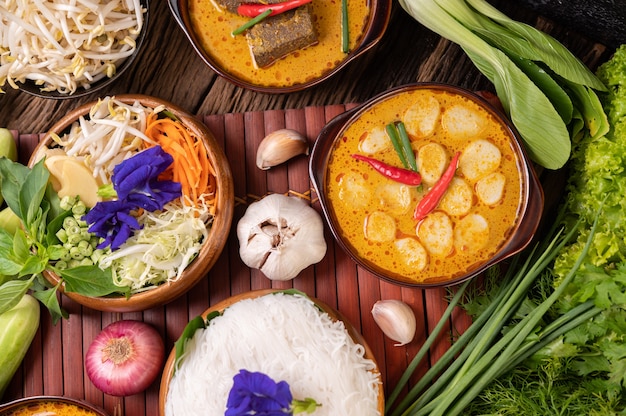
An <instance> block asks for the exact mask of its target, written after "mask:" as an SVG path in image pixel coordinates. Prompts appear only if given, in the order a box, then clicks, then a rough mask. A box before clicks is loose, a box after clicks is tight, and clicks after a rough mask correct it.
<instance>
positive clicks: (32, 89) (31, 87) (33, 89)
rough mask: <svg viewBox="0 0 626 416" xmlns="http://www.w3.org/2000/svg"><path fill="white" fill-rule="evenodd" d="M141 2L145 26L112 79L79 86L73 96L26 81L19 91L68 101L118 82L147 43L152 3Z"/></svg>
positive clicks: (105, 78) (145, 0)
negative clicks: (45, 89) (87, 86)
mask: <svg viewBox="0 0 626 416" xmlns="http://www.w3.org/2000/svg"><path fill="white" fill-rule="evenodd" d="M139 1H140V3H141V5H142V6H143V7H145V9H146V10H145V12H144V13H143V26H142V27H141V32H140V33H139V36H137V39H136V40H135V43H136V47H135V51H134V52H133V54H132V55H130V56H128V57H127V58H126V59H124V60H123V61H122V62H121V63H120V64H119V65H117V67H116V69H115V74H114V75H113V76H112V77H110V78H109V77H104V78H101V79H99V80H98V81H96V82H95V83H93V84H91V85H90V88H89V89H86V88H84V87H80V86H79V87H78V88H77V89H76V91H75V92H74V93H73V94H64V93H61V92H58V91H48V92H45V91H41V87H40V86H38V85H35V82H34V81H31V80H26V82H24V83H22V82H18V83H17V85H18V86H19V89H20V90H21V91H24V92H25V93H27V94H30V95H33V96H35V97H39V98H47V99H51V100H66V99H71V98H80V97H84V96H86V95H90V94H94V93H96V92H98V91H100V90H101V89H103V88H105V87H107V86H109V85H111V84H113V83H114V82H116V81H117V80H118V79H119V78H120V77H121V76H122V74H123V73H124V72H126V70H127V69H128V68H129V67H130V66H132V64H133V62H134V61H135V59H136V58H137V55H139V52H140V51H141V48H142V46H143V44H144V43H145V40H146V36H147V33H148V20H149V15H150V13H149V11H150V6H149V4H150V2H149V1H148V0H139Z"/></svg>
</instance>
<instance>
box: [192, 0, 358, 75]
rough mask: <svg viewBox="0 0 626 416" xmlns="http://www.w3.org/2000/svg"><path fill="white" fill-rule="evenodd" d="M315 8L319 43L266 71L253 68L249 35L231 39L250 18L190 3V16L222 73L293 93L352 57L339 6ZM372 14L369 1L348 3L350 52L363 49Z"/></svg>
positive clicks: (323, 1)
mask: <svg viewBox="0 0 626 416" xmlns="http://www.w3.org/2000/svg"><path fill="white" fill-rule="evenodd" d="M311 5H312V9H313V15H314V19H315V20H314V23H315V27H316V29H317V34H318V40H319V42H318V43H317V44H316V45H312V46H309V47H307V48H305V49H301V50H298V51H295V52H294V53H292V54H290V55H288V56H286V57H284V58H283V59H279V60H278V61H276V62H274V63H273V64H272V65H270V66H268V67H267V68H255V67H254V64H253V62H252V58H251V56H250V51H249V49H248V44H247V42H246V38H245V35H238V36H234V37H233V36H232V35H231V33H232V31H233V30H235V29H237V28H238V27H239V26H241V25H242V24H244V23H245V22H246V21H248V20H249V19H250V18H248V17H242V16H238V15H236V14H234V13H229V12H227V11H224V12H221V11H219V10H218V9H217V8H216V7H215V6H214V5H213V3H212V2H211V1H208V0H189V15H190V18H191V23H192V26H193V30H194V32H195V33H196V35H197V36H198V38H199V39H200V40H201V42H202V45H201V46H202V47H203V49H204V50H205V51H206V52H207V53H208V54H209V55H211V57H212V58H213V59H214V60H215V62H216V63H217V64H218V65H219V66H220V67H221V68H224V69H225V70H226V71H227V72H230V73H231V74H233V75H234V76H236V77H237V78H239V79H241V80H243V81H246V82H248V83H251V84H254V85H259V86H265V87H289V86H292V85H298V84H303V83H305V82H308V81H311V80H314V79H317V78H319V77H321V76H322V75H324V74H325V73H327V72H329V71H331V70H333V69H334V68H335V67H337V66H338V65H339V64H340V63H341V62H342V61H343V60H344V59H346V58H347V57H348V55H347V54H346V53H344V52H342V50H341V45H342V35H341V0H314V1H312V2H311ZM369 12H370V9H369V5H368V2H367V0H356V1H349V2H348V16H349V19H348V24H349V26H350V34H349V40H350V50H352V49H354V48H356V47H357V46H358V45H359V43H360V41H361V38H362V36H363V32H364V30H365V26H366V24H367V21H368V19H369Z"/></svg>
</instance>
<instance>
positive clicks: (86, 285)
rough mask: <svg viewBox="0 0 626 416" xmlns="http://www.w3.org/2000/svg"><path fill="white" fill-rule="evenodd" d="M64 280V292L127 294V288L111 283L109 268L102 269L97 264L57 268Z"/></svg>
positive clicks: (91, 294)
mask: <svg viewBox="0 0 626 416" xmlns="http://www.w3.org/2000/svg"><path fill="white" fill-rule="evenodd" d="M58 273H59V274H60V275H61V277H62V278H63V280H64V282H65V291H66V292H76V293H79V294H81V295H84V296H94V297H98V296H106V295H110V294H113V293H125V294H128V292H129V289H128V288H121V287H119V286H116V285H115V284H114V283H113V276H112V273H111V269H106V270H102V269H101V268H99V267H98V266H78V267H73V268H71V269H64V270H58Z"/></svg>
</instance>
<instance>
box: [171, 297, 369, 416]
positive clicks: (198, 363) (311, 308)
mask: <svg viewBox="0 0 626 416" xmlns="http://www.w3.org/2000/svg"><path fill="white" fill-rule="evenodd" d="M364 352H365V351H364V347H363V346H362V345H360V344H356V343H355V342H354V341H353V340H352V338H351V337H350V335H349V334H348V332H347V331H346V328H345V326H344V324H343V322H341V321H333V320H332V318H331V317H330V316H329V315H328V314H327V313H323V312H320V310H319V309H318V308H317V307H316V306H315V304H314V303H313V302H312V301H311V300H310V299H308V298H306V297H303V296H299V295H291V294H283V293H276V294H270V295H265V296H261V297H258V298H254V299H245V300H241V301H239V302H237V303H235V304H233V305H232V306H230V307H228V308H227V309H226V310H225V311H224V313H223V315H221V316H219V317H217V318H214V319H212V320H211V321H210V324H209V326H208V327H207V328H206V329H204V330H198V331H197V332H196V334H195V336H194V337H193V338H192V339H190V340H189V342H188V343H187V346H186V350H185V355H184V357H183V359H182V361H181V363H180V366H179V368H178V369H177V370H176V372H175V374H174V377H173V378H172V380H171V382H170V385H169V391H168V394H167V399H166V405H165V414H166V416H192V415H202V416H218V415H223V414H224V411H225V410H226V400H227V398H228V394H229V392H230V389H231V387H232V385H233V376H234V375H235V374H237V373H238V372H239V370H241V369H246V370H248V371H260V372H263V373H265V374H267V375H268V376H270V377H272V378H273V379H274V380H275V381H277V382H278V381H281V380H285V381H287V383H289V386H290V388H291V392H292V394H293V397H294V399H305V398H307V397H311V398H313V399H314V400H315V401H316V402H317V403H320V404H321V405H322V406H321V407H318V408H317V409H316V410H315V412H314V413H313V414H314V415H316V416H324V415H327V416H352V415H354V416H369V415H379V414H380V413H379V412H378V394H379V389H380V388H381V385H380V378H379V377H380V375H379V374H378V373H377V372H375V371H373V370H374V369H375V364H374V362H373V361H372V360H370V359H366V358H365V357H364Z"/></svg>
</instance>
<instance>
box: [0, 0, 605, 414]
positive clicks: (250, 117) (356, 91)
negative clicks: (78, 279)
mask: <svg viewBox="0 0 626 416" xmlns="http://www.w3.org/2000/svg"><path fill="white" fill-rule="evenodd" d="M497 5H498V7H499V8H500V9H501V10H502V11H504V12H505V13H507V14H508V15H509V16H511V17H513V18H516V19H517V20H521V21H524V22H527V23H530V24H532V25H534V26H536V27H538V28H540V29H542V30H544V31H546V32H548V33H551V34H552V35H553V36H554V37H556V38H557V39H559V40H560V41H561V42H563V43H564V44H565V45H566V46H567V47H569V48H570V49H571V50H572V51H573V52H574V54H576V55H577V56H578V57H580V58H581V59H582V60H583V61H584V62H585V63H586V64H587V65H588V66H589V67H590V68H592V69H595V68H596V67H597V65H598V64H600V63H602V62H604V61H605V60H606V59H608V57H609V56H610V54H611V53H612V51H611V49H610V48H607V47H605V46H603V45H602V44H600V43H597V42H595V41H594V40H592V39H588V38H586V37H585V36H583V35H581V34H580V33H577V32H574V31H571V30H569V29H567V28H565V27H563V26H560V25H559V24H557V23H555V22H553V21H551V20H548V19H546V18H543V17H542V16H539V15H538V14H536V13H535V12H533V11H531V10H528V9H524V8H521V7H520V6H519V5H518V3H517V2H514V1H510V0H509V1H498V2H497ZM415 81H439V82H447V83H452V84H455V85H460V86H463V87H467V88H470V89H475V90H479V89H487V90H491V85H490V84H489V83H488V82H487V81H486V80H485V78H484V77H482V76H481V75H480V74H479V73H478V71H477V70H476V69H475V68H474V66H473V64H472V63H471V62H470V61H469V60H468V59H467V57H466V56H465V55H464V54H463V52H462V51H461V50H460V48H459V47H458V46H456V45H454V44H452V43H450V42H448V41H446V40H444V39H441V38H440V37H439V36H437V35H435V34H433V33H432V32H430V31H428V30H426V29H424V28H423V27H421V25H419V24H418V23H417V22H415V21H414V20H413V19H412V18H411V17H410V16H408V15H407V14H406V13H405V12H404V11H403V10H402V9H401V8H400V7H399V6H398V4H397V3H394V5H393V10H392V15H391V21H390V24H389V28H388V31H387V33H386V34H385V36H384V37H383V39H382V41H381V42H380V43H379V44H378V45H377V46H376V47H375V48H374V49H372V50H371V51H370V52H368V53H367V54H366V55H364V56H362V57H361V58H359V59H357V60H356V61H354V62H352V63H351V64H350V65H349V66H348V67H347V68H346V69H345V71H343V72H342V73H340V74H338V75H337V76H335V77H334V78H332V79H330V80H328V81H326V82H325V83H323V84H321V85H319V86H317V87H314V88H311V89H309V90H306V91H303V92H298V93H292V94H287V95H273V94H261V93H255V92H251V91H246V90H243V89H241V88H238V87H235V86H234V85H232V84H230V83H228V82H226V81H224V80H223V79H221V78H219V77H217V76H216V75H215V74H214V73H213V72H212V71H211V70H210V69H209V68H208V67H206V66H205V65H204V63H203V62H202V61H201V59H200V58H199V57H198V56H196V55H195V52H194V51H193V49H192V48H191V46H190V45H189V44H188V41H187V39H186V38H185V37H184V35H183V33H182V31H181V30H180V28H179V27H178V26H177V25H176V23H175V21H174V19H173V17H172V16H171V14H170V11H169V9H168V7H167V5H166V3H165V1H163V0H159V1H152V2H151V3H150V22H149V33H148V37H147V41H146V43H145V47H144V49H143V50H142V51H141V52H140V55H139V57H138V59H137V60H136V61H135V62H134V63H133V65H132V67H131V68H129V70H128V71H127V72H125V73H124V74H123V76H122V78H121V79H119V80H118V81H117V82H116V83H114V84H113V85H111V86H110V87H108V88H107V89H106V90H104V91H100V92H98V93H97V94H93V95H88V96H85V97H83V98H80V99H71V100H59V101H57V100H45V99H40V98H35V97H33V96H30V95H27V94H25V93H23V92H20V91H16V90H11V89H8V90H7V91H6V94H3V95H0V126H1V127H8V128H10V129H12V130H14V132H15V133H16V135H17V137H18V138H19V143H20V153H21V157H22V160H24V159H25V158H27V157H28V155H29V153H30V151H32V148H33V146H34V145H35V144H36V143H37V140H38V139H39V137H40V136H39V133H43V132H45V131H46V130H47V129H48V128H49V127H50V126H52V124H53V123H54V122H55V121H56V120H58V119H59V118H60V117H62V116H63V115H64V114H65V113H66V112H67V111H69V110H71V109H73V108H75V107H76V106H78V105H80V104H83V103H86V102H91V101H94V100H96V99H97V98H99V97H100V96H104V95H115V94H121V93H142V94H148V95H153V96H157V97H159V98H162V99H165V100H168V101H170V102H172V103H174V104H176V105H178V106H180V107H182V108H183V109H186V110H187V111H188V112H190V113H192V114H196V115H197V116H198V117H199V118H200V119H201V120H202V121H204V122H205V123H206V124H207V125H208V126H209V127H210V128H211V129H212V131H213V132H214V134H215V135H216V136H217V137H218V139H219V140H220V142H221V143H222V145H223V146H224V148H225V151H226V154H227V155H228V157H229V158H230V160H231V161H232V163H231V165H232V169H233V174H234V178H235V193H236V197H237V200H238V206H237V207H236V212H235V218H234V220H233V229H232V230H231V238H230V240H229V242H228V245H227V247H226V248H225V250H224V253H223V254H222V256H221V257H220V259H219V260H218V263H217V264H216V266H215V267H214V269H213V270H212V271H211V272H210V273H209V275H208V276H207V278H205V279H204V280H203V281H201V283H200V284H199V285H198V287H197V288H194V290H192V291H191V292H190V293H188V294H187V295H184V296H182V297H181V298H180V299H178V300H176V301H174V302H172V303H171V304H169V305H166V306H164V307H159V308H154V309H151V310H148V311H144V312H138V313H129V314H119V313H101V312H98V311H93V310H90V309H88V308H85V307H81V306H80V305H77V304H75V303H74V302H72V301H70V300H68V299H67V298H63V299H62V304H63V306H64V307H65V308H66V309H67V310H68V311H69V312H70V319H68V320H64V321H63V322H61V323H59V324H57V325H56V326H55V325H52V323H51V321H50V318H49V315H48V313H47V312H46V311H45V310H43V311H42V323H41V326H40V329H39V331H38V333H37V335H36V337H35V340H34V342H33V345H32V346H31V349H30V350H29V353H28V355H27V357H26V359H25V360H24V363H23V365H22V367H20V369H19V370H18V373H17V374H16V376H15V378H14V380H13V382H12V384H11V385H10V386H9V389H8V390H7V392H6V394H5V396H4V397H3V398H2V399H1V400H0V403H5V402H7V401H10V400H13V399H17V398H21V397H25V396H35V395H42V394H47V395H62V396H69V397H74V398H78V399H83V400H87V401H89V402H91V403H94V404H96V405H99V406H101V407H103V408H105V409H106V410H107V411H108V413H110V414H111V415H129V416H143V415H146V416H148V415H156V414H158V408H157V406H158V393H159V386H158V380H157V381H156V382H155V384H154V385H152V386H151V387H150V388H149V389H148V390H147V391H146V392H144V393H141V394H138V395H135V396H131V397H128V398H115V397H111V396H106V395H103V394H102V393H101V392H99V391H98V390H96V389H95V387H93V385H92V384H91V383H90V382H89V380H88V379H87V377H86V375H85V373H84V369H83V365H82V363H83V361H82V359H83V356H84V352H85V351H86V349H87V347H88V345H89V343H90V342H91V341H92V340H93V338H94V337H95V336H96V334H97V333H98V332H99V331H100V330H101V329H102V328H103V327H104V326H106V325H107V324H108V323H110V322H113V321H115V320H119V319H141V320H144V321H146V322H149V323H150V324H152V325H154V326H155V327H157V329H158V330H159V332H160V333H161V334H162V336H163V338H164V340H165V342H166V348H167V349H168V351H169V350H170V349H171V348H172V346H173V343H174V341H175V340H176V339H177V338H178V336H179V335H180V333H181V331H182V329H183V327H184V326H185V324H186V323H187V322H188V320H189V319H191V318H193V317H194V316H196V315H198V314H200V313H201V312H203V311H204V310H205V309H206V308H208V307H209V306H210V305H213V304H215V303H217V302H219V301H221V300H223V299H225V298H226V297H228V296H231V295H236V294H239V293H242V292H245V291H247V290H251V289H264V288H268V287H274V288H283V287H296V288H298V289H300V290H303V291H305V292H306V293H308V294H309V295H311V296H316V297H318V298H320V299H321V300H322V301H324V302H325V303H327V304H328V305H330V306H332V307H335V308H337V309H338V310H339V311H340V312H341V313H342V314H343V315H345V316H346V317H347V318H348V319H349V321H350V323H351V324H353V325H354V326H355V327H356V328H357V329H358V330H359V331H360V332H362V333H363V335H364V337H365V339H366V341H367V342H368V345H370V347H371V348H372V350H373V351H374V354H375V358H376V359H377V361H378V363H379V365H380V367H381V371H382V373H383V381H384V383H385V384H384V387H385V390H386V391H387V392H388V391H390V389H391V388H393V386H394V385H395V382H396V381H397V380H398V378H399V376H400V374H401V373H402V371H403V370H404V368H405V367H406V365H407V362H408V361H409V360H410V358H411V357H412V356H413V355H414V354H415V352H416V351H417V349H418V348H419V346H420V345H421V343H422V342H423V341H424V339H425V338H426V336H427V335H428V333H429V331H430V330H431V329H432V328H433V327H434V325H435V324H436V322H437V320H438V317H439V316H441V314H442V312H443V310H444V309H445V307H446V301H445V299H446V295H447V292H446V290H445V289H428V290H419V289H409V288H401V287H398V286H395V285H392V284H389V283H385V282H381V281H379V280H378V279H376V278H375V277H374V276H372V275H371V274H369V273H367V272H365V271H364V270H361V269H360V268H358V267H356V265H355V263H354V262H352V260H351V259H349V258H348V257H347V255H346V254H345V253H343V252H342V251H341V250H340V249H339V248H338V246H336V245H335V244H333V243H332V237H331V235H330V233H329V230H328V228H326V235H327V241H328V242H329V252H328V253H327V256H326V257H325V259H324V260H323V261H322V262H321V263H320V264H318V265H316V266H314V267H310V268H308V269H307V270H305V271H304V272H303V273H302V275H300V276H298V277H297V278H296V279H294V280H293V281H291V282H287V283H276V282H273V283H271V282H269V281H268V279H266V278H265V277H264V276H262V275H261V274H260V273H259V272H256V271H254V270H249V269H248V268H246V267H245V266H244V265H243V264H242V262H241V260H240V258H239V257H238V252H237V241H236V235H235V231H234V226H235V224H236V222H237V220H238V218H240V217H241V215H242V214H243V212H244V210H245V207H246V204H247V203H249V202H250V201H252V200H254V199H255V198H258V197H261V196H262V195H264V194H266V193H268V192H281V193H287V192H289V191H291V190H293V191H297V192H299V193H301V194H304V195H309V196H310V197H311V200H312V201H311V202H312V205H313V206H314V207H315V208H316V209H318V210H319V204H318V203H317V202H316V200H315V195H313V194H312V193H311V192H310V183H309V179H308V173H307V159H306V158H305V157H300V158H297V159H296V160H294V161H292V162H290V163H289V165H288V166H285V167H280V168H277V169H272V170H270V171H267V172H263V173H259V172H260V171H259V170H258V169H256V168H255V165H254V150H255V146H256V145H258V142H259V141H260V139H261V138H262V137H263V136H264V134H266V133H268V132H271V131H273V130H275V129H277V128H281V127H285V126H286V127H291V128H296V129H299V130H301V131H302V132H303V133H305V134H306V136H307V138H308V139H309V141H310V143H311V144H312V143H313V142H314V141H315V138H316V135H317V133H318V132H319V130H320V129H321V128H322V127H323V125H324V124H325V123H326V122H327V121H329V120H330V119H331V118H332V117H334V116H336V115H337V114H339V113H341V112H342V111H345V109H346V108H347V107H346V106H344V105H348V106H349V105H353V104H355V103H360V102H363V101H365V100H367V99H369V98H371V97H372V96H374V95H376V94H378V93H380V92H383V91H384V90H386V89H388V88H391V87H395V86H398V85H402V84H405V83H409V82H415ZM9 88H10V87H9ZM242 161H243V162H242ZM389 298H396V299H402V300H404V301H405V302H407V303H409V304H410V305H411V306H412V307H413V309H414V311H415V312H416V315H417V317H418V333H417V336H416V338H415V340H414V341H413V342H412V343H411V344H409V345H408V346H406V347H394V346H393V344H394V342H392V341H390V340H388V339H386V338H385V337H383V335H382V333H381V332H380V330H379V329H378V328H377V327H376V325H375V323H374V322H373V320H372V318H371V315H370V310H371V306H372V305H373V303H374V302H375V301H376V300H378V299H389ZM467 324H468V320H467V317H464V316H463V314H460V313H456V314H455V316H454V317H453V319H452V320H451V323H450V326H449V327H448V330H449V333H448V334H447V335H445V336H443V337H441V339H440V340H439V342H438V343H436V345H435V346H434V347H433V349H432V350H431V354H430V357H429V358H430V360H436V359H437V357H438V356H439V355H440V354H441V353H442V352H443V351H445V349H446V348H447V347H448V346H449V344H450V340H451V339H452V337H453V336H454V334H455V331H458V330H462V329H463V327H464V326H466V325H467Z"/></svg>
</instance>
